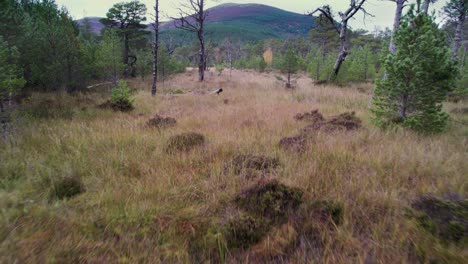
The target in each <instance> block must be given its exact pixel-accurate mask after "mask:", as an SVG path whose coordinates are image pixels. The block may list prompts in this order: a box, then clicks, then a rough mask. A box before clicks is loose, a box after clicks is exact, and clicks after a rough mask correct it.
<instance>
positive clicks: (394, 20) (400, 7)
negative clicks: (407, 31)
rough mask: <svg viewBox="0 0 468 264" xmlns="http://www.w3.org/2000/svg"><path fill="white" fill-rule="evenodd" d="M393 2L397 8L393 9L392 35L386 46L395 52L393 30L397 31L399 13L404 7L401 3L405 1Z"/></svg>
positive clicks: (397, 0) (399, 18)
mask: <svg viewBox="0 0 468 264" xmlns="http://www.w3.org/2000/svg"><path fill="white" fill-rule="evenodd" d="M395 2H396V4H397V8H396V10H395V17H394V19H393V32H392V37H391V39H390V46H389V47H388V49H389V50H390V52H391V53H396V51H397V47H396V45H395V39H394V36H395V32H396V31H397V29H398V28H399V27H400V20H401V15H402V13H403V7H404V5H403V4H404V3H405V2H406V0H396V1H395Z"/></svg>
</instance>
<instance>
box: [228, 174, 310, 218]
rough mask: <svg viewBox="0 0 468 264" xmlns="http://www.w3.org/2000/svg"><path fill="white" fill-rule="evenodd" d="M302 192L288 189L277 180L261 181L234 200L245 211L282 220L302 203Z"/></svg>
mask: <svg viewBox="0 0 468 264" xmlns="http://www.w3.org/2000/svg"><path fill="white" fill-rule="evenodd" d="M302 197H303V192H302V190H300V189H298V188H293V187H288V186H286V185H284V184H281V183H279V182H278V181H277V180H261V181H259V182H258V183H257V184H255V185H254V186H252V187H250V188H247V189H246V190H244V191H243V192H242V193H240V194H239V195H238V196H237V197H236V198H235V203H236V205H237V206H239V207H240V208H242V209H244V210H245V211H247V212H249V213H251V214H253V215H258V216H261V217H265V218H268V219H270V220H272V221H281V220H284V219H285V218H286V217H287V216H288V213H290V212H293V211H294V210H296V209H297V208H298V206H299V205H300V204H301V203H302Z"/></svg>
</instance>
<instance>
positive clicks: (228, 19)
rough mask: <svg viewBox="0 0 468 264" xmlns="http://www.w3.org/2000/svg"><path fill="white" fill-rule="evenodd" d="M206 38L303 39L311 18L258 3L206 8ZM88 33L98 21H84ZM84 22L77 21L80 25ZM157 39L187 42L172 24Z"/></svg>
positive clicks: (96, 30)
mask: <svg viewBox="0 0 468 264" xmlns="http://www.w3.org/2000/svg"><path fill="white" fill-rule="evenodd" d="M208 12H209V15H208V17H207V20H206V33H207V38H208V39H210V40H212V41H214V42H216V41H221V40H223V39H224V38H226V37H230V38H231V39H232V40H242V41H257V40H262V39H268V38H280V39H284V38H287V37H289V36H298V35H302V36H305V35H307V33H308V32H309V31H310V29H312V27H313V26H314V18H313V17H308V16H305V15H302V14H297V13H293V12H289V11H285V10H282V9H279V8H275V7H271V6H267V5H261V4H222V5H218V6H215V7H213V8H210V9H208ZM86 19H87V20H88V21H89V25H90V26H91V30H92V32H94V33H99V32H100V31H101V29H102V28H103V27H104V25H102V24H101V23H100V22H99V19H100V18H97V17H91V18H86ZM84 21H85V19H81V20H78V23H79V24H81V25H83V24H84ZM161 38H162V39H163V40H164V39H168V38H172V39H173V41H174V40H175V41H183V42H184V41H189V40H192V39H193V38H192V36H191V35H190V33H189V32H185V31H182V30H179V29H176V28H175V26H174V22H173V21H168V22H165V23H163V24H162V26H161Z"/></svg>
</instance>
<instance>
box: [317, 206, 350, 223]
mask: <svg viewBox="0 0 468 264" xmlns="http://www.w3.org/2000/svg"><path fill="white" fill-rule="evenodd" d="M314 208H315V209H316V210H317V211H318V212H319V213H320V214H321V215H322V216H323V217H326V218H329V219H330V220H332V221H333V223H335V224H336V225H340V224H341V223H343V219H344V205H343V204H342V203H340V202H335V201H330V200H321V201H316V202H315V203H314Z"/></svg>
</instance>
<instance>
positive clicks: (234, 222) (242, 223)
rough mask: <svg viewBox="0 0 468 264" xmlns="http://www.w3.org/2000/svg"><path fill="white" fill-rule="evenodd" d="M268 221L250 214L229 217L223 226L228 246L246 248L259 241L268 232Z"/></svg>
mask: <svg viewBox="0 0 468 264" xmlns="http://www.w3.org/2000/svg"><path fill="white" fill-rule="evenodd" d="M268 230H269V225H268V223H267V222H266V221H265V220H263V219H260V218H255V217H253V216H250V215H240V216H238V217H234V218H231V219H230V220H229V221H228V222H227V224H226V225H225V226H224V228H223V233H224V237H225V239H226V243H227V246H228V247H229V248H243V249H246V248H248V247H250V246H251V245H254V244H256V243H257V242H259V241H260V240H261V239H262V238H263V236H265V234H266V233H267V232H268Z"/></svg>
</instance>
